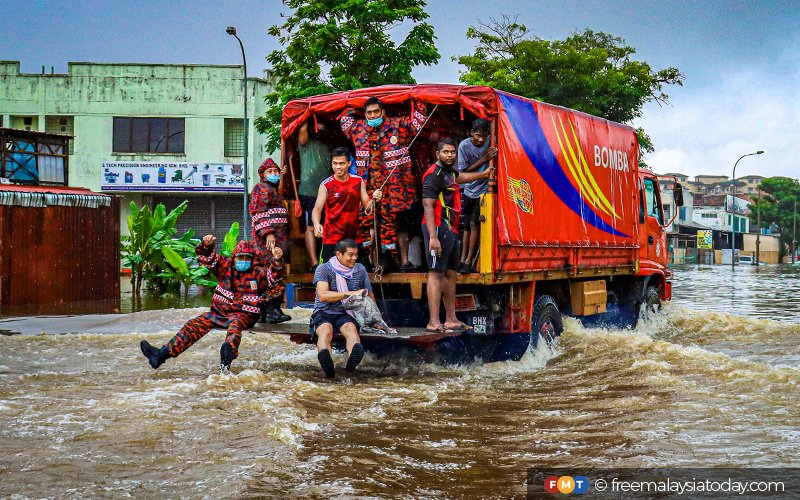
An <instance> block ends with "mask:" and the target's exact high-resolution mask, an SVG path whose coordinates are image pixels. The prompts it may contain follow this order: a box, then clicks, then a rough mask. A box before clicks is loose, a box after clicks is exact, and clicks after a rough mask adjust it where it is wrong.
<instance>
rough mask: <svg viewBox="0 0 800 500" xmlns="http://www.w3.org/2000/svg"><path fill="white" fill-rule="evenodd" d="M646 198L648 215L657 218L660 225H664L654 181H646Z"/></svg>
mask: <svg viewBox="0 0 800 500" xmlns="http://www.w3.org/2000/svg"><path fill="white" fill-rule="evenodd" d="M644 197H645V206H646V207H647V215H649V216H651V217H655V218H656V220H657V221H658V223H659V224H664V219H663V218H662V217H663V214H662V213H661V207H660V203H659V199H658V190H656V187H655V185H654V183H653V179H645V180H644Z"/></svg>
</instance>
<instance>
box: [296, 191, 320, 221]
mask: <svg viewBox="0 0 800 500" xmlns="http://www.w3.org/2000/svg"><path fill="white" fill-rule="evenodd" d="M316 203H317V197H316V196H305V195H302V194H301V195H300V205H301V206H302V207H303V215H302V216H301V217H300V225H301V226H304V228H309V227H310V228H312V229H313V228H314V223H313V222H312V221H311V212H313V211H314V205H315V204H316Z"/></svg>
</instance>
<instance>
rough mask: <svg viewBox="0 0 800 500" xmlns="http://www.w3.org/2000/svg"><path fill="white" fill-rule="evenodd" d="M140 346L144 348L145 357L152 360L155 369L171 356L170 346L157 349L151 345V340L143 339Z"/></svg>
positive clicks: (151, 364) (151, 363)
mask: <svg viewBox="0 0 800 500" xmlns="http://www.w3.org/2000/svg"><path fill="white" fill-rule="evenodd" d="M139 347H140V348H141V349H142V354H144V357H145V358H147V360H148V361H150V366H152V367H153V369H155V368H158V367H159V366H161V365H162V364H164V361H166V360H167V358H169V357H170V355H169V348H167V346H164V347H162V348H161V349H156V348H155V347H153V346H151V345H150V342H148V341H146V340H142V341H141V342H139Z"/></svg>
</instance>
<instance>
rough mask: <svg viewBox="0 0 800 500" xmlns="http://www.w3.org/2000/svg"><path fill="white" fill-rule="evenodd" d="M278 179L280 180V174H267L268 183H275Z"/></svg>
mask: <svg viewBox="0 0 800 500" xmlns="http://www.w3.org/2000/svg"><path fill="white" fill-rule="evenodd" d="M280 181H281V176H280V175H277V174H275V175H268V176H267V182H269V183H272V184H277V183H279V182H280Z"/></svg>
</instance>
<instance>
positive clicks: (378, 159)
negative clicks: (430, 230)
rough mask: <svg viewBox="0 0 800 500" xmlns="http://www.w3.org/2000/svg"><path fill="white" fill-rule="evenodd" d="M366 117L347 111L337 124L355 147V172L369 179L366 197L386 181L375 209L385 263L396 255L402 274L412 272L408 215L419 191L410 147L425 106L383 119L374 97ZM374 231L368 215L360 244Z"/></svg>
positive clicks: (381, 109) (364, 219) (380, 106)
mask: <svg viewBox="0 0 800 500" xmlns="http://www.w3.org/2000/svg"><path fill="white" fill-rule="evenodd" d="M364 116H365V118H355V117H354V116H353V110H348V111H347V112H345V113H344V114H343V115H342V116H341V117H340V122H341V126H342V131H343V132H344V134H345V135H346V136H347V137H348V138H349V139H350V140H351V141H352V142H353V145H354V146H355V149H356V165H357V167H358V174H359V175H360V176H361V177H363V178H365V179H367V191H368V193H369V194H370V195H372V192H373V191H375V190H376V189H380V188H381V187H383V186H384V183H385V188H384V189H383V193H384V199H383V201H382V202H381V203H378V204H377V207H376V212H377V215H378V216H379V218H380V225H379V228H378V234H377V235H375V238H376V242H378V243H379V244H380V245H381V250H382V251H383V252H384V253H385V254H387V257H388V261H389V262H391V263H395V264H396V261H397V259H398V257H399V260H400V262H399V264H400V267H399V270H400V271H412V270H414V265H413V264H411V263H410V262H409V261H408V242H409V240H408V238H409V237H408V233H409V222H410V221H411V220H413V217H412V216H411V215H410V213H409V211H410V210H411V209H412V207H413V205H414V202H415V201H416V199H417V193H416V187H415V186H416V182H415V179H414V172H413V170H412V163H411V157H410V156H409V150H408V145H409V143H410V142H411V141H412V139H413V137H414V135H416V133H417V132H419V130H420V129H421V128H422V126H423V124H424V123H425V120H426V117H425V104H424V103H420V102H417V103H414V104H412V112H411V115H410V116H402V117H387V116H386V111H385V110H384V107H383V103H382V102H381V100H380V99H378V98H377V97H374V96H373V97H370V98H369V99H368V100H367V102H366V104H365V106H364ZM387 179H388V180H387ZM372 227H373V219H372V217H363V218H362V220H361V240H362V242H363V243H362V245H364V246H368V245H369V244H370V241H371V239H370V236H369V231H370V229H372ZM376 244H377V243H376ZM398 246H399V255H398ZM375 264H377V263H375Z"/></svg>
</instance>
